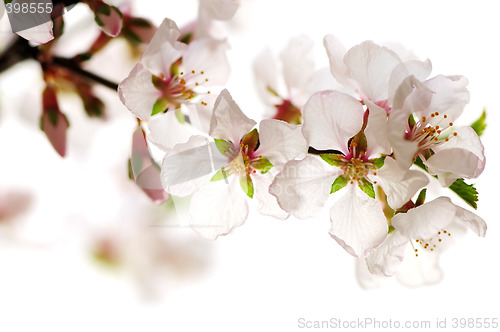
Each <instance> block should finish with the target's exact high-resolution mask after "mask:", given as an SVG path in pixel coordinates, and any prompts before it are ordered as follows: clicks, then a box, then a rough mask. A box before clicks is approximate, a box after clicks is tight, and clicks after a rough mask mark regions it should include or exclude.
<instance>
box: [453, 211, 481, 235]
mask: <svg viewBox="0 0 500 332" xmlns="http://www.w3.org/2000/svg"><path fill="white" fill-rule="evenodd" d="M455 208H456V218H457V219H458V220H459V221H461V222H463V223H464V224H465V225H466V226H467V227H468V228H470V229H471V230H472V231H473V232H474V233H476V234H477V235H479V236H485V235H486V229H487V226H486V222H485V221H484V220H483V219H482V218H481V217H479V216H478V215H476V214H475V213H473V212H470V211H469V210H466V209H464V208H461V207H460V206H458V205H456V206H455Z"/></svg>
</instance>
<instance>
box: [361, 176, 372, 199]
mask: <svg viewBox="0 0 500 332" xmlns="http://www.w3.org/2000/svg"><path fill="white" fill-rule="evenodd" d="M358 187H359V189H361V190H362V191H363V192H364V193H365V194H367V195H368V196H369V197H371V198H373V199H374V198H375V190H374V189H373V184H371V182H370V181H368V180H367V179H361V180H360V181H359V182H358Z"/></svg>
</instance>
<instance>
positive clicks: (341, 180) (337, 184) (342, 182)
mask: <svg viewBox="0 0 500 332" xmlns="http://www.w3.org/2000/svg"><path fill="white" fill-rule="evenodd" d="M348 183H349V178H348V177H347V176H345V175H341V176H339V177H337V178H336V179H335V181H333V183H332V190H331V191H330V194H333V193H334V192H337V191H339V190H340V189H342V188H344V187H345V186H346V185H347V184H348Z"/></svg>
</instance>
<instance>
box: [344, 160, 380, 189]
mask: <svg viewBox="0 0 500 332" xmlns="http://www.w3.org/2000/svg"><path fill="white" fill-rule="evenodd" d="M343 161H344V163H343V165H342V166H340V168H341V169H342V171H343V174H344V175H345V176H347V177H348V178H349V179H350V180H351V184H352V183H354V182H355V181H356V182H357V181H360V180H362V179H364V178H366V176H367V175H368V174H370V173H371V172H373V171H374V170H375V169H376V166H375V165H374V164H373V163H371V162H366V161H363V160H362V159H359V158H351V159H349V160H345V159H344V160H343ZM373 175H377V173H376V172H373Z"/></svg>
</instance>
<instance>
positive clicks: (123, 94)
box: [118, 63, 161, 121]
mask: <svg viewBox="0 0 500 332" xmlns="http://www.w3.org/2000/svg"><path fill="white" fill-rule="evenodd" d="M151 79H152V76H151V73H150V72H149V71H148V70H147V69H146V68H144V67H143V66H142V65H141V64H140V63H138V64H136V65H135V67H134V68H133V69H132V71H131V72H130V74H128V76H127V78H126V79H124V80H123V81H122V82H121V83H120V85H119V86H118V94H119V95H120V100H121V101H122V103H123V104H124V105H125V106H127V108H128V109H129V110H130V111H131V112H132V113H133V114H134V115H135V116H136V117H138V118H139V119H141V120H144V121H147V120H149V118H150V117H151V112H152V111H153V106H154V104H155V103H156V100H157V99H158V98H159V97H160V96H161V92H160V91H159V90H158V89H156V88H155V86H154V85H153V82H152V81H151Z"/></svg>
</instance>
